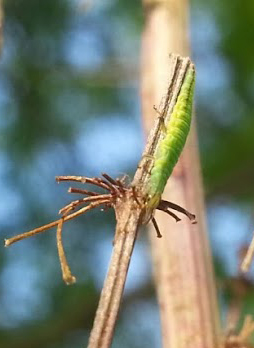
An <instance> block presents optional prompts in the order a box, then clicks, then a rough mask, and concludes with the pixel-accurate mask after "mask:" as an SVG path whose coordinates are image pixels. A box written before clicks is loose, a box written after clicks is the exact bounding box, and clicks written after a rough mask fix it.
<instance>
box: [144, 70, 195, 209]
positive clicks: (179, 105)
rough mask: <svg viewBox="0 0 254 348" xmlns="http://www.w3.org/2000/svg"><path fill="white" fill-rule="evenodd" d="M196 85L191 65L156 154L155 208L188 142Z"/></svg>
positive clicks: (152, 197) (152, 193) (151, 195)
mask: <svg viewBox="0 0 254 348" xmlns="http://www.w3.org/2000/svg"><path fill="white" fill-rule="evenodd" d="M194 84H195V70H194V66H193V65H191V66H190V67H189V68H188V70H187V73H186V76H185V79H184V82H183V85H182V87H181V90H180V93H179V95H178V98H177V101H176V104H175V106H174V108H173V111H172V114H171V116H170V120H169V121H168V123H167V124H166V130H165V136H164V138H163V139H162V140H161V142H160V144H159V147H158V149H157V151H156V153H155V159H154V166H153V168H152V171H151V177H150V182H149V188H148V195H149V205H150V206H153V207H155V206H157V204H158V203H159V201H160V197H161V194H162V193H163V191H164V188H165V186H166V183H167V180H168V178H169V176H170V175H171V173H172V171H173V168H174V166H175V164H176V162H177V160H178V158H179V156H180V154H181V152H182V150H183V147H184V144H185V142H186V138H187V135H188V133H189V130H190V124H191V114H192V101H193V94H194Z"/></svg>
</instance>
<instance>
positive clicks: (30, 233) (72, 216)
mask: <svg viewBox="0 0 254 348" xmlns="http://www.w3.org/2000/svg"><path fill="white" fill-rule="evenodd" d="M104 203H105V204H106V203H110V201H109V200H108V199H105V200H104V201H99V202H94V203H91V204H89V205H88V206H87V207H84V208H81V209H80V210H78V211H76V212H75V213H73V214H70V215H68V216H64V217H63V218H61V219H59V220H56V221H53V222H50V223H49V224H46V225H43V226H41V227H38V228H35V229H33V230H31V231H28V232H25V233H21V234H18V235H16V236H14V237H12V238H9V239H5V246H6V247H7V246H9V245H11V244H13V243H16V242H18V241H19V240H21V239H25V238H28V237H32V236H34V235H36V234H38V233H41V232H44V231H46V230H49V229H50V228H52V227H55V226H57V225H58V224H59V223H60V222H61V221H64V222H66V221H69V220H71V219H75V218H76V217H77V216H79V215H82V214H84V213H86V212H87V211H89V210H91V209H93V208H95V207H97V206H99V205H101V204H104Z"/></svg>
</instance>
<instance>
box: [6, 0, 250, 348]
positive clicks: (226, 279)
mask: <svg viewBox="0 0 254 348" xmlns="http://www.w3.org/2000/svg"><path fill="white" fill-rule="evenodd" d="M4 8H5V26H4V47H3V52H2V58H1V62H0V113H1V117H0V145H1V147H0V178H1V180H0V192H1V200H0V217H1V220H0V224H1V225H0V232H1V237H2V241H3V239H4V238H6V237H11V236H13V235H14V234H17V233H20V232H24V231H27V230H30V229H32V228H34V227H37V226H40V225H42V224H45V223H47V222H49V221H51V220H54V219H55V218H56V217H57V212H58V210H59V209H60V208H61V207H62V206H63V205H65V204H67V203H68V202H69V201H70V200H71V197H70V196H69V194H68V193H67V192H66V191H67V189H68V185H67V184H61V185H57V184H56V183H55V181H54V177H55V176H56V175H65V174H66V175H86V176H98V175H100V173H101V172H107V173H109V174H110V175H112V176H113V177H115V176H121V175H122V174H123V173H127V174H128V175H129V176H130V178H131V177H132V175H133V173H134V172H135V169H136V166H137V162H138V160H139V158H140V155H141V152H142V149H143V145H144V141H145V139H144V135H143V131H142V123H141V118H140V100H139V67H140V40H141V33H142V26H143V21H144V18H143V13H142V7H141V2H140V1H134V0H129V1H125V0H119V1H116V0H107V1H105V0H96V1H95V0H94V1H88V0H87V1H85V0H76V1H75V0H54V1H52V0H43V1H40V0H19V1H18V0H8V1H5V3H4ZM253 23H254V2H253V1H244V2H243V1H240V0H235V1H229V0H225V1H219V0H214V1H206V2H204V1H201V0H193V1H192V2H191V13H190V35H191V46H192V53H193V59H194V62H195V64H196V69H197V87H196V97H195V101H196V113H197V119H198V133H199V144H200V153H201V160H202V170H203V175H204V186H205V187H204V189H205V194H206V197H205V198H206V203H207V218H208V226H209V233H210V240H211V246H212V249H213V255H214V263H215V269H216V280H217V285H218V296H219V300H220V305H221V316H222V319H223V321H224V322H225V320H226V313H227V310H228V308H230V307H231V306H232V305H234V303H235V302H237V301H238V303H239V302H240V303H241V305H242V312H241V318H240V319H242V318H243V316H244V315H245V314H246V313H250V314H254V284H253V283H252V282H254V279H253V277H254V275H253V273H252V272H250V273H249V275H248V276H247V277H245V278H244V277H242V276H241V275H239V270H238V267H239V261H240V256H239V255H240V254H241V251H243V250H244V248H245V247H246V245H247V243H248V242H249V241H250V239H251V236H252V232H253V217H254V212H253V202H254V185H253V179H254V155H253V154H254V59H253V56H254V45H253V39H254V24H253ZM114 224H115V221H114V214H113V212H112V211H107V212H105V213H102V212H100V211H99V210H98V211H92V212H89V213H88V214H87V215H85V216H81V217H80V218H79V219H76V220H75V221H72V222H68V223H66V225H65V226H64V245H65V248H66V252H67V258H68V260H69V262H70V266H71V268H72V271H73V273H74V274H75V275H76V277H77V279H78V282H77V284H76V285H73V286H66V285H65V284H64V283H63V281H62V279H61V272H60V266H59V262H58V257H57V250H56V243H55V231H54V230H52V231H48V232H46V233H44V234H42V235H39V236H37V237H34V238H30V239H27V240H25V241H22V242H19V243H17V244H15V245H13V246H11V247H10V248H8V249H4V247H3V246H2V248H1V251H0V270H1V277H0V308H1V309H0V346H1V348H16V347H19V348H22V347H24V348H37V347H38V348H39V347H41V348H44V347H45V348H58V347H61V348H70V347H82V346H85V343H86V342H87V339H88V335H89V331H90V329H91V326H92V322H93V317H94V313H95V310H96V305H97V302H98V298H99V292H100V289H101V286H102V283H103V279H104V276H105V273H106V270H107V264H108V261H109V257H110V253H111V248H112V240H113V233H114ZM133 318H135V320H133ZM159 325H160V324H159V314H158V310H157V305H156V300H155V294H154V289H153V284H152V276H151V262H150V256H149V246H148V245H147V240H146V235H145V232H142V233H141V235H140V238H139V240H138V242H137V244H136V247H135V251H134V256H133V260H132V263H131V268H130V273H129V276H128V281H127V286H126V290H125V296H124V301H123V307H122V310H121V313H120V316H119V320H118V325H117V329H116V335H115V338H114V342H113V347H114V348H116V347H123V348H124V347H132V348H141V347H151V348H154V347H160V345H161V341H160V326H159Z"/></svg>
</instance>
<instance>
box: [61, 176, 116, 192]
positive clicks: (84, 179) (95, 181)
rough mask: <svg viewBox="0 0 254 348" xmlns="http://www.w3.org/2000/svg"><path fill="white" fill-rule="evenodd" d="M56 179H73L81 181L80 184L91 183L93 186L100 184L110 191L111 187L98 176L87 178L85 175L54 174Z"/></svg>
mask: <svg viewBox="0 0 254 348" xmlns="http://www.w3.org/2000/svg"><path fill="white" fill-rule="evenodd" d="M56 181H57V182H61V181H75V182H81V183H82V184H85V183H87V184H92V185H95V186H100V187H102V188H104V189H105V190H108V191H110V189H111V187H110V186H109V185H108V184H107V183H105V182H103V180H102V179H98V178H87V177H86V176H74V175H62V176H56Z"/></svg>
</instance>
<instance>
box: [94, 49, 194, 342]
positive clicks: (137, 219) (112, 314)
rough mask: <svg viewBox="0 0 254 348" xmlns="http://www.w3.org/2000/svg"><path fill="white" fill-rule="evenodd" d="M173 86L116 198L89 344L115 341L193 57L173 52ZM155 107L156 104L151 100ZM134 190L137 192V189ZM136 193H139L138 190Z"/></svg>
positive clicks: (171, 80)
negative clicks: (163, 146) (155, 165)
mask: <svg viewBox="0 0 254 348" xmlns="http://www.w3.org/2000/svg"><path fill="white" fill-rule="evenodd" d="M170 63H171V68H172V69H171V74H170V75H169V76H170V77H169V80H170V82H169V87H168V92H167V95H166V99H165V101H164V107H163V111H162V114H161V115H159V116H158V117H157V120H156V122H155V125H154V127H153V128H152V130H151V132H150V135H149V138H148V141H147V145H146V148H145V150H144V153H143V155H142V159H141V161H140V163H139V166H138V169H137V171H136V173H135V176H134V179H133V182H132V184H131V187H130V189H129V190H127V191H126V193H125V194H124V195H122V196H121V197H119V198H118V199H117V202H116V206H115V212H116V220H117V225H116V232H115V240H114V248H113V252H112V257H111V261H110V265H109V270H108V273H107V276H106V280H105V282H104V286H103V289H102V293H101V297H100V301H99V305H98V309H97V312H96V316H95V320H94V325H93V329H92V331H91V334H90V338H89V344H88V348H108V347H109V346H110V344H111V341H112V337H113V332H114V327H115V323H116V318H117V314H118V311H119V306H120V301H121V297H122V293H123V289H124V284H125V280H126V276H127V272H128V267H129V263H130V259H131V255H132V251H133V247H134V244H135V240H136V237H137V231H138V227H139V226H140V225H141V224H144V223H146V222H147V221H146V220H145V219H144V213H145V209H144V208H145V204H144V203H143V202H145V200H146V188H147V183H148V182H149V178H150V169H151V168H150V167H151V158H153V156H154V153H155V151H156V149H157V146H158V143H159V139H160V135H161V122H162V121H164V118H166V117H167V116H168V114H169V113H170V110H171V109H173V107H174V105H175V103H176V99H177V95H178V93H179V90H180V88H181V86H182V83H183V80H184V73H185V71H186V69H187V67H188V65H189V64H190V60H189V58H187V59H186V58H181V57H180V56H178V55H172V56H171V60H170ZM151 110H152V104H151ZM133 190H134V192H133ZM134 193H135V194H134Z"/></svg>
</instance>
